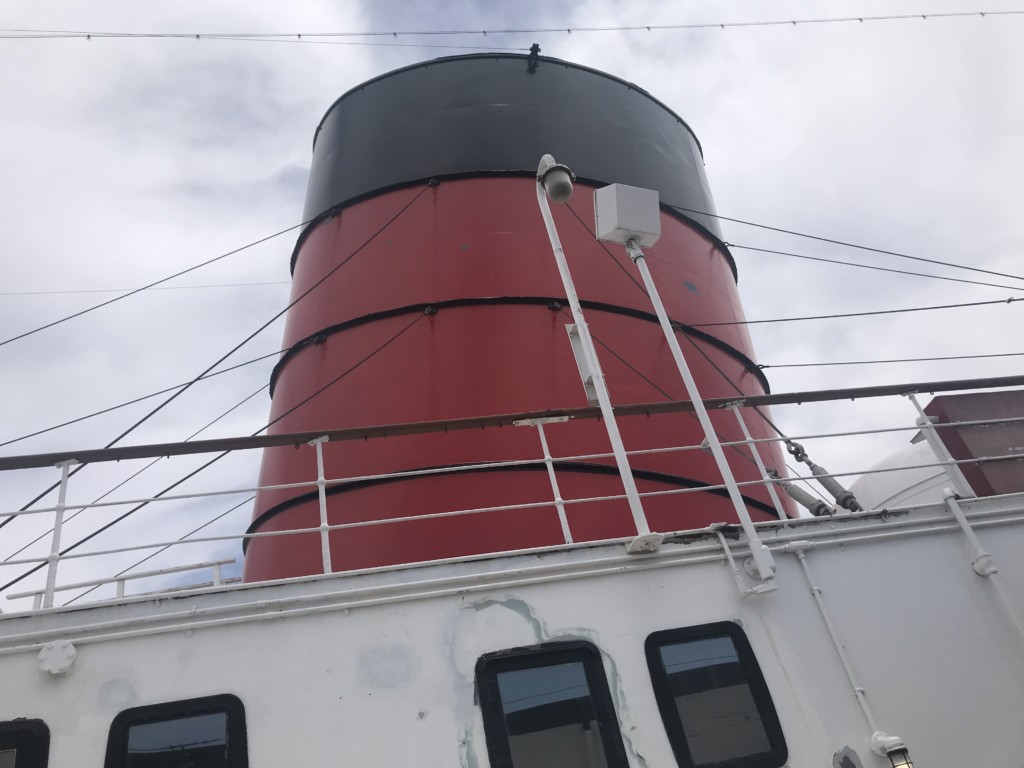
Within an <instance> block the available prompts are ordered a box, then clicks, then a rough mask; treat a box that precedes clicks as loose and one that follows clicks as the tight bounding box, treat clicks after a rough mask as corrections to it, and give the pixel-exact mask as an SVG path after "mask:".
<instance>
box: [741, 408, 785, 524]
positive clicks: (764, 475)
mask: <svg viewBox="0 0 1024 768" xmlns="http://www.w3.org/2000/svg"><path fill="white" fill-rule="evenodd" d="M741 407H743V402H742V401H738V402H735V403H731V404H730V405H729V406H728V408H729V410H730V411H732V413H733V416H735V417H736V421H737V422H739V425H740V429H741V430H743V439H744V441H745V442H746V444H747V447H748V448H749V449H750V454H751V455H752V456H753V457H754V463H755V464H757V469H758V471H760V473H761V479H762V480H764V484H765V487H766V488H767V489H768V495H769V496H771V497H772V504H774V505H775V511H776V512H778V513H779V520H785V519H787V518H788V517H789V515H787V514H786V508H785V507H783V506H782V500H781V499H780V498H779V492H778V490H776V488H775V482H774V478H773V477H772V476H771V475H769V474H768V468H767V467H766V466H765V464H764V460H763V459H762V458H761V452H760V451H759V450H757V443H755V442H753V438H751V436H750V430H748V429H747V422H746V420H745V419H744V418H743V414H742V413H740V408H741Z"/></svg>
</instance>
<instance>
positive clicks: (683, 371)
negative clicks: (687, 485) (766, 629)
mask: <svg viewBox="0 0 1024 768" xmlns="http://www.w3.org/2000/svg"><path fill="white" fill-rule="evenodd" d="M626 253H628V254H629V257H630V258H631V259H632V260H633V263H634V264H636V266H637V269H638V270H640V276H641V277H642V278H643V281H644V285H645V286H646V288H647V295H648V296H649V297H650V299H651V304H653V305H654V311H655V313H656V314H657V315H658V322H659V323H660V324H661V330H662V332H663V333H664V334H665V340H666V341H667V342H668V347H669V349H670V350H671V352H672V358H673V359H674V360H675V363H676V368H677V369H678V370H679V375H680V376H681V377H682V379H683V384H684V385H685V386H686V392H687V394H688V395H689V396H690V402H691V403H693V412H694V413H695V414H696V416H697V420H698V421H699V422H700V425H701V427H702V428H703V430H704V436H705V437H706V438H707V441H708V447H709V448H710V449H711V453H712V454H713V455H714V457H715V462H716V463H717V464H718V470H719V472H721V474H722V480H723V482H724V483H725V487H726V490H727V491H728V493H729V498H730V499H731V500H732V505H733V508H734V509H735V510H736V516H737V517H738V518H739V522H740V525H741V526H742V527H743V531H744V533H746V534H747V544H748V546H749V547H750V556H751V557H752V558H753V560H754V568H755V569H756V571H757V575H758V576H759V577H760V578H761V580H762V581H767V580H768V579H771V578H773V577H774V576H775V562H774V560H773V558H772V555H771V553H770V552H769V551H768V548H767V547H765V546H764V545H763V544H762V543H761V540H760V539H759V538H758V536H757V531H756V530H755V529H754V524H753V521H752V520H751V519H750V512H749V511H748V510H747V505H746V503H744V501H743V497H742V496H741V495H740V489H739V488H738V487H737V485H736V478H735V477H733V474H732V468H731V467H730V466H729V461H728V460H727V459H726V458H725V451H723V450H722V444H721V441H720V440H719V439H718V433H716V432H715V428H714V425H712V423H711V417H710V416H708V411H707V408H705V407H704V401H703V400H701V396H700V392H699V391H698V390H697V382H696V381H694V379H693V374H692V373H690V366H689V365H687V364H686V358H684V357H683V350H682V349H680V347H679V340H678V339H677V338H676V332H675V329H674V328H673V327H672V323H671V321H670V320H669V319H668V313H667V312H666V311H665V305H664V304H662V302H661V295H660V294H659V293H658V287H657V286H656V285H655V284H654V278H653V277H651V270H650V269H648V268H647V260H646V259H645V258H644V252H643V251H642V250H640V246H639V245H637V244H636V241H635V240H629V241H628V242H627V243H626Z"/></svg>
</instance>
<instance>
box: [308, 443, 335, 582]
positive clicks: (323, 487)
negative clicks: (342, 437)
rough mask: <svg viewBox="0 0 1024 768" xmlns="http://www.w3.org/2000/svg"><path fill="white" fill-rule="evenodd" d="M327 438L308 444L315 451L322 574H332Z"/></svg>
mask: <svg viewBox="0 0 1024 768" xmlns="http://www.w3.org/2000/svg"><path fill="white" fill-rule="evenodd" d="M327 440H328V438H326V437H318V438H316V439H314V440H310V441H309V444H310V445H312V446H313V448H315V449H316V489H317V495H318V496H319V498H320V553H321V556H322V557H323V564H324V573H334V567H333V566H332V565H331V540H330V533H331V529H330V524H329V523H328V522H327V478H326V476H325V475H324V443H326V442H327Z"/></svg>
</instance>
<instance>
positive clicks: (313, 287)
mask: <svg viewBox="0 0 1024 768" xmlns="http://www.w3.org/2000/svg"><path fill="white" fill-rule="evenodd" d="M433 183H434V182H433V180H431V182H428V183H427V184H425V185H424V186H423V188H422V189H421V190H420V191H419V192H418V193H416V195H415V196H414V197H413V198H412V199H411V200H409V201H408V202H407V203H405V204H404V205H403V206H402V207H401V208H399V209H398V211H397V212H396V213H395V214H394V215H393V216H391V217H390V218H389V219H388V220H387V221H385V222H384V224H382V225H381V226H380V227H379V228H378V229H377V230H376V231H375V232H374V233H373V234H372V235H370V236H369V237H368V238H367V239H366V240H364V241H363V242H362V243H361V244H360V245H359V246H358V247H356V249H355V250H353V251H352V252H351V253H350V254H349V255H348V256H346V257H345V258H343V259H342V260H341V261H340V262H338V263H337V264H336V265H335V266H333V267H332V268H331V269H330V270H328V272H327V273H326V274H324V275H323V277H321V278H320V279H319V280H317V281H316V282H315V283H313V285H311V286H310V287H309V288H307V289H306V290H305V291H303V292H302V293H301V294H300V295H299V296H297V297H296V298H295V299H293V300H292V301H290V302H289V303H288V304H287V306H285V307H284V309H282V310H281V311H280V312H277V313H276V314H275V315H274V316H273V317H271V318H270V319H269V320H267V321H266V322H265V323H263V325H261V326H260V327H259V328H257V329H256V330H255V331H253V332H252V333H250V334H249V335H248V336H246V337H245V338H244V339H242V341H240V342H239V343H238V344H236V345H235V346H234V347H232V348H231V349H230V350H228V351H227V352H226V353H225V354H224V355H221V357H219V358H218V359H217V360H216V361H214V362H213V364H211V365H209V366H207V368H206V369H205V370H203V371H202V372H200V373H199V375H198V376H196V377H195V378H193V379H192V380H191V381H189V382H188V383H186V384H185V385H184V386H182V387H181V388H180V389H178V390H177V391H176V392H175V393H174V394H172V395H171V396H170V397H168V398H167V399H166V400H164V401H163V402H162V403H160V405H158V406H157V407H156V408H154V409H153V410H151V411H150V412H149V413H147V414H146V415H145V416H143V417H142V418H141V419H139V420H138V421H136V422H135V423H134V424H132V425H131V426H130V427H129V428H128V429H126V430H124V431H123V432H121V434H119V435H118V436H117V437H115V438H114V439H113V440H111V441H110V442H109V443H107V445H105V446H104V447H105V448H110V447H111V446H112V445H114V444H115V443H117V442H118V441H120V440H121V438H123V437H125V436H127V435H128V434H129V433H131V432H132V431H134V430H135V429H136V428H137V427H139V426H141V425H142V424H143V423H144V422H146V421H147V420H148V419H149V418H151V417H152V416H154V415H155V414H156V413H157V412H159V411H160V410H162V409H163V408H164V407H165V406H167V405H169V404H170V403H171V402H173V401H174V400H175V399H176V398H177V397H179V396H180V395H182V394H183V393H184V392H186V391H187V390H188V389H189V388H190V387H192V385H193V384H195V383H196V382H198V381H199V380H200V379H202V377H203V376H206V375H207V374H208V373H210V371H212V370H213V369H214V368H216V367H217V366H218V365H220V364H221V363H223V362H224V361H225V360H227V359H228V358H229V357H231V355H233V354H234V353H235V352H237V351H238V350H239V349H241V348H242V347H243V346H245V345H246V344H248V343H249V342H250V341H252V340H253V339H254V338H256V336H257V335H259V334H260V333H262V332H263V331H264V330H266V329H267V328H268V327H270V326H271V325H272V324H273V323H274V322H276V321H277V320H278V319H279V318H281V317H282V316H283V315H284V314H285V313H286V312H288V310H290V309H291V308H292V307H294V306H295V305H296V304H298V303H299V302H300V301H302V300H303V299H304V298H306V297H307V296H308V295H309V294H310V293H312V292H313V291H315V290H316V289H317V288H319V287H320V286H321V285H322V284H323V283H324V282H325V281H326V280H327V279H328V278H330V277H331V276H332V275H333V274H334V273H335V272H337V271H338V270H339V269H341V268H342V267H343V266H345V265H346V264H348V263H349V262H350V261H351V260H352V259H353V258H355V257H356V256H357V255H358V254H359V253H361V252H362V251H363V249H365V248H366V247H367V246H368V245H370V243H372V242H373V241H374V240H376V239H377V237H378V236H379V235H380V234H381V233H382V232H384V231H385V230H386V229H387V228H388V227H390V226H391V225H392V224H393V223H394V222H395V221H396V220H397V219H398V218H399V217H400V216H401V215H402V214H403V213H405V212H406V211H407V210H408V209H409V208H410V207H411V206H412V205H413V203H415V202H416V201H417V200H419V199H420V198H421V197H422V196H423V194H424V193H425V192H426V191H427V190H428V189H430V188H431V185H432V184H433ZM299 226H301V225H299ZM292 229H294V227H292ZM86 466H88V465H87V464H79V465H78V466H77V467H75V468H74V469H73V470H72V471H71V473H70V475H74V474H77V473H78V472H80V471H81V470H82V469H84V468H85V467H86ZM70 475H69V477H70ZM59 485H60V483H59V482H58V483H54V484H53V485H51V486H50V487H49V488H47V489H46V490H45V491H43V492H42V493H40V494H38V495H37V496H36V497H35V498H33V499H32V500H31V501H30V502H28V503H27V504H25V505H24V506H23V507H21V509H20V510H19V511H24V510H26V509H28V508H29V507H31V506H32V505H33V504H35V503H36V502H37V501H39V499H41V498H43V497H44V496H46V494H48V493H50V492H51V491H53V490H54V489H55V488H57V487H59ZM13 519H14V518H13V517H8V518H7V519H6V520H3V521H0V528H3V527H4V526H5V525H7V524H8V523H9V522H11V520H13Z"/></svg>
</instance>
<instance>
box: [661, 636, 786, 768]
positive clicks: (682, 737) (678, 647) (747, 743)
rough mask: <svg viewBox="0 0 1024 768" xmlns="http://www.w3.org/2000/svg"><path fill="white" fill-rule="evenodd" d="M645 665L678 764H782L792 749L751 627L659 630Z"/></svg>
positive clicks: (722, 767)
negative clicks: (759, 660)
mask: <svg viewBox="0 0 1024 768" xmlns="http://www.w3.org/2000/svg"><path fill="white" fill-rule="evenodd" d="M646 646H647V665H648V667H649V668H650V671H651V681H652V683H653V685H654V693H655V697H656V698H657V700H658V707H659V709H660V710H661V718H662V720H663V721H664V723H665V730H666V731H667V732H668V737H669V741H670V742H671V744H672V750H673V752H675V756H676V762H678V763H679V765H680V767H681V768H704V766H709V767H710V766H716V767H718V768H726V766H728V768H778V767H779V766H781V765H782V764H783V763H785V762H786V759H787V757H788V751H787V748H786V742H785V739H784V738H783V736H782V727H781V726H780V725H779V719H778V716H777V715H776V713H775V706H774V705H773V704H772V700H771V695H770V694H769V693H768V686H767V685H766V684H765V682H764V676H763V675H762V674H761V669H760V667H758V665H757V659H755V658H754V653H753V651H752V650H751V648H750V644H749V642H748V641H747V638H746V635H744V634H743V631H742V630H741V629H740V627H739V625H738V624H735V623H733V622H729V621H725V622H719V623H716V624H705V625H703V626H699V627H688V628H685V629H671V630H668V631H666V632H655V633H654V634H653V635H651V636H650V637H648V638H647V644H646Z"/></svg>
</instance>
